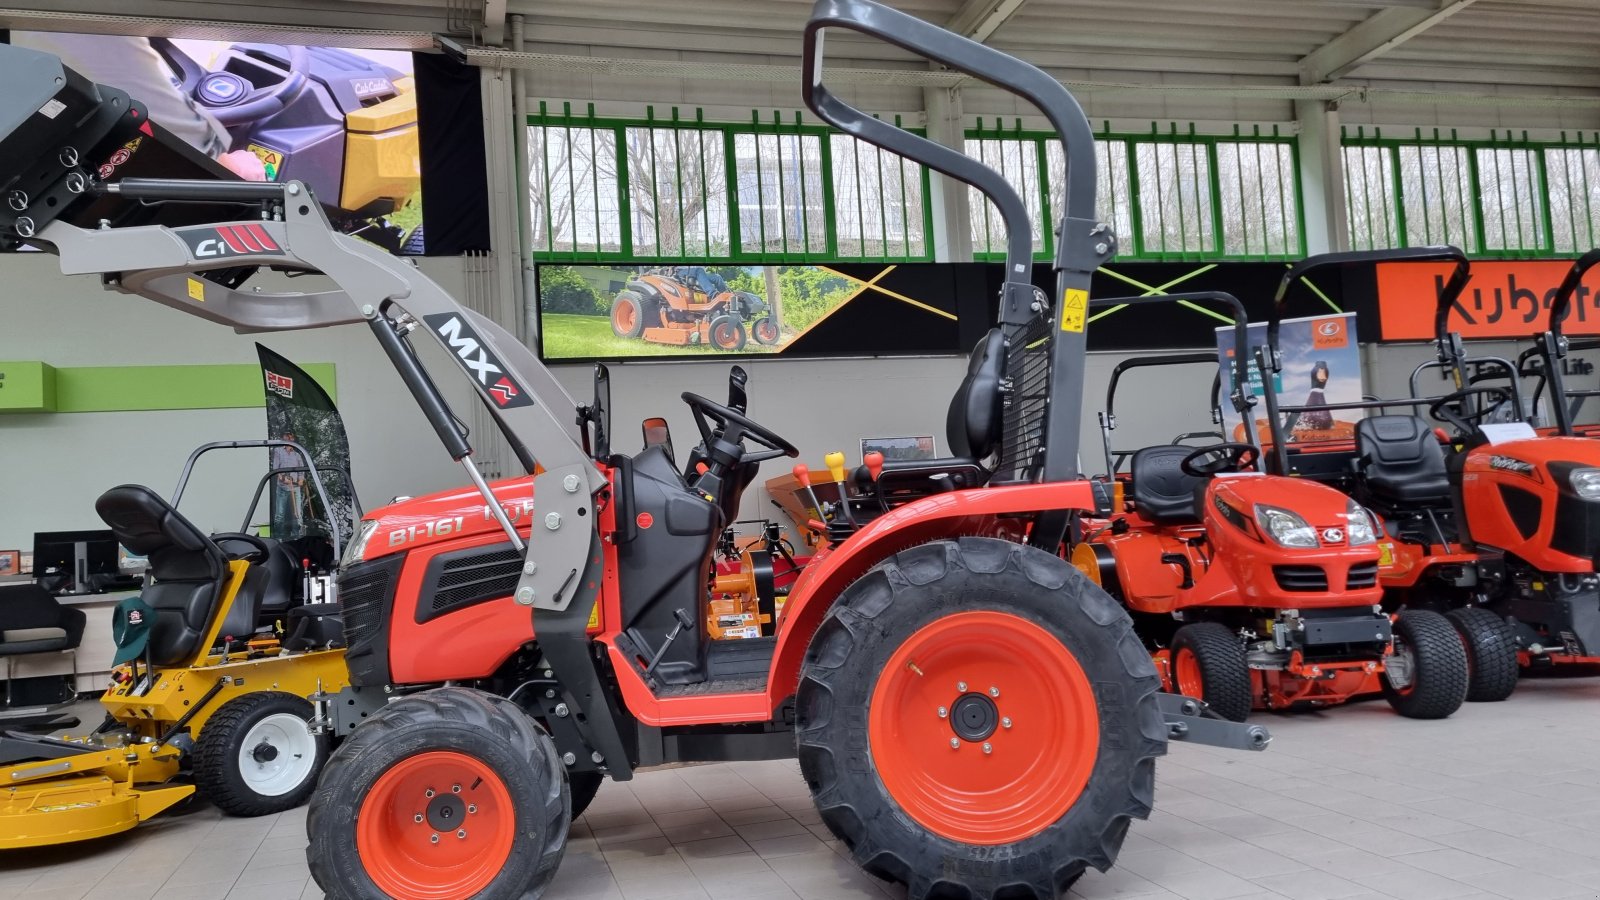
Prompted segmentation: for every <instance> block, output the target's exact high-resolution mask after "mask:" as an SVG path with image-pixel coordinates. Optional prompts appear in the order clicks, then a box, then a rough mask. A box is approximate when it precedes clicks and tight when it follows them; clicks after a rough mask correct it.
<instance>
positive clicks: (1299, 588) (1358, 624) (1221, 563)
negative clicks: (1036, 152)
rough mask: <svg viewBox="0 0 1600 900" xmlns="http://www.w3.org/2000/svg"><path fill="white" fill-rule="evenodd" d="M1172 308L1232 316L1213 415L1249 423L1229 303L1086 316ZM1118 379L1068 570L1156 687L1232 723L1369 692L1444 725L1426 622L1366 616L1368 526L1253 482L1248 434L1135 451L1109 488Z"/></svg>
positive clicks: (1455, 651) (1299, 487)
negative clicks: (1140, 649)
mask: <svg viewBox="0 0 1600 900" xmlns="http://www.w3.org/2000/svg"><path fill="white" fill-rule="evenodd" d="M1175 300H1183V301H1187V302H1190V303H1194V302H1197V301H1213V302H1222V303H1224V304H1226V305H1227V307H1228V308H1229V310H1230V311H1231V312H1232V314H1233V318H1234V346H1235V347H1236V348H1240V349H1239V350H1238V351H1237V352H1235V353H1233V354H1232V356H1231V360H1232V362H1231V365H1232V366H1233V373H1232V374H1233V380H1232V384H1233V385H1234V386H1235V387H1234V388H1233V391H1232V394H1231V396H1230V398H1229V400H1230V402H1231V404H1232V405H1233V408H1234V409H1235V410H1237V411H1238V412H1239V414H1240V418H1241V419H1242V420H1244V421H1249V420H1250V418H1251V414H1250V411H1251V408H1252V406H1253V405H1254V398H1252V397H1250V396H1249V395H1248V394H1247V393H1246V390H1245V389H1244V387H1243V386H1244V385H1247V384H1249V383H1250V382H1249V378H1248V371H1249V354H1248V353H1247V352H1245V351H1244V349H1243V348H1246V347H1248V323H1247V322H1246V319H1245V312H1244V307H1243V306H1242V305H1241V304H1240V303H1239V301H1238V300H1237V299H1236V298H1234V297H1232V296H1231V295H1228V294H1218V293H1198V294H1180V295H1171V296H1156V297H1139V298H1132V299H1120V300H1107V301H1101V302H1104V303H1160V302H1171V301H1175ZM1196 361H1197V359H1196V357H1194V356H1178V357H1173V358H1172V363H1173V364H1175V365H1176V364H1190V363H1194V362H1196ZM1149 362H1150V361H1149V360H1139V361H1135V362H1134V365H1147V364H1148V363H1149ZM1128 367H1129V366H1127V365H1124V366H1123V367H1120V368H1122V369H1124V370H1125V369H1126V368H1128ZM1120 374H1121V372H1120V371H1119V372H1116V373H1115V374H1113V377H1112V380H1111V385H1110V391H1109V392H1108V396H1107V398H1106V413H1105V414H1103V415H1102V417H1101V422H1102V429H1103V430H1104V431H1105V432H1106V439H1105V446H1106V447H1107V448H1108V452H1107V458H1106V466H1107V471H1108V477H1109V478H1110V483H1109V484H1108V485H1107V487H1108V488H1109V490H1108V491H1104V492H1102V496H1103V497H1107V498H1109V504H1108V506H1107V507H1105V508H1103V509H1102V510H1101V511H1100V513H1099V514H1097V516H1096V517H1095V518H1092V519H1089V520H1087V521H1085V522H1084V523H1083V525H1082V528H1083V529H1084V531H1085V535H1084V540H1083V541H1082V542H1081V543H1079V544H1078V545H1077V547H1076V548H1075V549H1074V551H1073V557H1072V558H1073V562H1074V563H1075V564H1077V566H1078V567H1079V568H1080V569H1082V570H1083V571H1085V572H1086V573H1088V574H1089V575H1090V577H1091V578H1093V579H1094V580H1095V581H1096V582H1097V583H1099V584H1100V585H1101V586H1102V587H1104V588H1105V589H1106V590H1107V591H1109V592H1110V593H1111V594H1112V596H1115V597H1117V598H1118V599H1120V600H1121V601H1122V602H1123V603H1124V604H1126V605H1127V607H1128V609H1129V610H1130V611H1131V612H1132V613H1133V617H1134V622H1135V625H1136V627H1137V628H1138V630H1139V633H1140V635H1141V636H1142V637H1143V639H1144V640H1145V642H1146V645H1147V648H1148V649H1149V650H1150V651H1151V652H1152V653H1154V654H1155V656H1156V658H1157V660H1158V661H1159V663H1160V664H1161V665H1162V666H1164V667H1165V668H1166V669H1167V671H1168V673H1169V678H1170V683H1171V684H1172V685H1173V686H1174V687H1175V688H1176V689H1177V690H1179V691H1181V692H1183V693H1192V694H1194V695H1196V696H1199V697H1203V698H1204V699H1205V701H1206V702H1207V703H1209V704H1210V705H1211V707H1212V708H1213V709H1215V710H1216V711H1217V712H1218V713H1220V714H1222V715H1224V716H1228V717H1229V718H1233V719H1237V720H1243V719H1244V717H1245V716H1246V715H1247V714H1248V713H1249V711H1250V710H1251V709H1252V708H1254V709H1286V708H1290V707H1295V706H1328V705H1332V704H1337V703H1343V702H1345V701H1347V700H1349V699H1351V698H1353V697H1356V696H1358V695H1361V694H1364V693H1370V692H1374V691H1377V690H1379V689H1380V688H1381V689H1382V691H1383V693H1384V695H1385V696H1386V697H1387V698H1388V699H1389V702H1390V704H1391V705H1393V706H1394V708H1395V710H1397V711H1398V712H1399V713H1400V714H1401V715H1405V716H1410V717H1413V718H1423V719H1432V718H1443V717H1445V716H1448V715H1450V714H1451V713H1453V712H1455V710H1456V709H1457V708H1458V707H1459V706H1460V705H1461V701H1462V700H1463V698H1464V697H1465V695H1466V683H1467V661H1466V657H1465V653H1464V651H1463V650H1462V648H1461V644H1460V642H1459V641H1457V640H1456V637H1455V634H1454V632H1452V631H1451V629H1450V627H1449V625H1448V623H1446V622H1445V620H1444V619H1443V618H1442V617H1440V616H1439V615H1437V614H1436V613H1431V612H1407V613H1405V614H1403V615H1401V616H1400V617H1398V619H1396V620H1394V621H1393V622H1391V620H1390V617H1389V616H1387V615H1385V614H1384V613H1383V611H1382V610H1381V609H1380V608H1379V606H1378V603H1379V601H1380V600H1381V598H1382V590H1381V589H1380V588H1379V586H1378V534H1377V525H1376V520H1375V518H1374V517H1373V516H1372V515H1371V514H1370V513H1368V512H1367V510H1366V509H1364V508H1363V507H1362V506H1361V505H1359V504H1358V503H1356V502H1355V501H1354V500H1351V499H1350V498H1349V497H1347V496H1345V495H1344V494H1341V493H1340V492H1339V491H1337V490H1334V489H1333V488H1330V487H1327V486H1325V485H1321V484H1316V483H1313V482H1309V481H1305V480H1302V479H1294V478H1284V477H1281V476H1277V475H1267V474H1263V473H1261V472H1258V471H1254V470H1255V469H1257V468H1259V466H1258V465H1257V463H1258V461H1259V459H1260V456H1261V449H1260V448H1259V447H1258V446H1256V444H1255V442H1254V438H1255V433H1254V429H1245V430H1244V435H1245V437H1246V442H1243V443H1239V442H1231V441H1230V442H1221V443H1213V444H1210V445H1208V446H1203V447H1194V446H1184V445H1180V444H1176V443H1175V444H1172V445H1162V446H1154V447H1145V448H1143V449H1141V450H1138V451H1137V452H1135V453H1133V454H1132V456H1131V458H1130V466H1129V471H1128V473H1127V475H1126V476H1122V475H1118V474H1117V473H1116V461H1115V459H1114V458H1113V456H1112V454H1111V453H1110V451H1109V448H1110V446H1111V441H1110V436H1109V433H1110V430H1111V429H1113V428H1115V427H1116V417H1115V415H1114V413H1112V412H1111V411H1112V410H1113V409H1114V403H1115V391H1116V388H1117V385H1118V382H1119V381H1120V377H1119V376H1120Z"/></svg>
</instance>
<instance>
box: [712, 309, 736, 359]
mask: <svg viewBox="0 0 1600 900" xmlns="http://www.w3.org/2000/svg"><path fill="white" fill-rule="evenodd" d="M706 340H707V341H709V342H710V344H711V346H713V347H715V348H717V349H718V350H725V351H727V352H729V353H738V352H739V351H740V350H743V349H744V345H745V332H744V323H743V322H741V321H739V319H738V318H737V317H735V316H729V315H721V316H717V317H716V318H714V319H712V320H711V324H710V325H709V326H708V327H707V329H706Z"/></svg>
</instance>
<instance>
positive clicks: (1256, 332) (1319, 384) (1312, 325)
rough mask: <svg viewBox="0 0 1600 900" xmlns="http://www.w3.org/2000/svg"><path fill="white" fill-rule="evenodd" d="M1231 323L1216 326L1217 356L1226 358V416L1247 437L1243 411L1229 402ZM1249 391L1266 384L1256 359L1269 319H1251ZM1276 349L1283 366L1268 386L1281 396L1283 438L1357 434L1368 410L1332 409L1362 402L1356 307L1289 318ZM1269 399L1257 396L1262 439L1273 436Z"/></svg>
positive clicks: (1238, 437) (1237, 436) (1237, 434)
mask: <svg viewBox="0 0 1600 900" xmlns="http://www.w3.org/2000/svg"><path fill="white" fill-rule="evenodd" d="M1233 337H1234V331H1233V329H1232V328H1218V329H1217V358H1218V360H1219V361H1220V362H1221V364H1222V406H1223V408H1222V416H1223V423H1224V424H1225V426H1226V427H1225V429H1224V431H1225V433H1227V434H1229V435H1231V437H1230V440H1235V441H1243V440H1245V439H1246V432H1245V430H1244V424H1243V423H1242V422H1241V421H1240V418H1239V414H1238V412H1236V411H1235V410H1234V409H1233V408H1232V407H1231V406H1230V405H1229V404H1228V402H1227V398H1228V396H1229V395H1230V394H1231V393H1232V391H1233V371H1234V369H1233V367H1234V363H1233V356H1234V353H1235V348H1234V346H1233ZM1249 341H1250V347H1249V348H1248V349H1247V350H1246V351H1245V352H1247V353H1249V354H1250V362H1251V365H1250V384H1249V390H1250V394H1251V396H1254V397H1257V398H1260V397H1263V396H1264V395H1265V393H1266V391H1267V390H1268V386H1267V385H1266V383H1265V382H1264V381H1263V379H1262V377H1261V371H1260V368H1259V367H1258V366H1256V365H1255V359H1256V357H1255V348H1257V347H1261V346H1265V344H1266V342H1267V326H1266V324H1265V323H1255V324H1251V325H1250V336H1249ZM1278 349H1279V356H1280V360H1281V365H1282V368H1281V370H1280V371H1279V372H1277V373H1275V374H1274V375H1273V377H1272V384H1271V386H1270V389H1271V390H1272V392H1273V395H1274V397H1275V399H1276V400H1277V403H1278V407H1279V410H1280V420H1281V421H1282V423H1283V427H1282V431H1283V434H1284V439H1285V440H1286V441H1288V442H1289V443H1296V444H1300V443H1310V442H1313V441H1330V440H1350V439H1352V438H1354V437H1355V428H1356V425H1355V423H1356V420H1357V419H1360V418H1361V417H1362V416H1363V415H1365V411H1364V410H1359V409H1355V410H1332V409H1326V408H1325V407H1327V406H1329V405H1330V404H1339V403H1358V402H1360V400H1361V350H1360V345H1359V344H1358V343H1357V338H1356V317H1355V314H1354V313H1339V314H1335V315H1328V316H1310V317H1307V318H1302V319H1285V320H1284V321H1283V322H1282V324H1281V326H1280V327H1279V330H1278ZM1266 412H1267V410H1266V402H1265V401H1264V400H1261V401H1258V402H1257V404H1256V406H1255V408H1254V414H1255V416H1256V421H1255V423H1254V424H1255V427H1256V429H1257V434H1258V435H1259V437H1260V440H1261V442H1262V443H1263V444H1265V443H1269V442H1271V441H1272V429H1271V428H1270V427H1269V421H1268V419H1267V414H1266Z"/></svg>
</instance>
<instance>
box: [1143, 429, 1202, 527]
mask: <svg viewBox="0 0 1600 900" xmlns="http://www.w3.org/2000/svg"><path fill="white" fill-rule="evenodd" d="M1194 451H1195V448H1194V447H1184V446H1179V445H1177V444H1161V445H1158V446H1155V447H1145V448H1144V449H1142V450H1137V451H1135V452H1134V454H1133V460H1132V461H1131V462H1130V464H1129V469H1128V471H1129V477H1130V478H1131V479H1132V481H1133V485H1132V487H1133V493H1132V496H1131V498H1130V499H1132V500H1133V507H1134V510H1135V511H1136V512H1138V513H1139V515H1141V516H1143V517H1144V518H1145V519H1148V520H1149V521H1150V522H1151V523H1152V524H1155V525H1198V524H1200V510H1201V504H1202V503H1203V502H1204V499H1205V491H1206V485H1207V483H1208V482H1209V479H1206V478H1200V477H1197V476H1194V475H1190V474H1187V473H1185V472H1184V471H1183V469H1182V468H1180V467H1179V464H1180V463H1182V462H1183V460H1184V458H1185V457H1187V456H1188V455H1189V454H1191V453H1193V452H1194Z"/></svg>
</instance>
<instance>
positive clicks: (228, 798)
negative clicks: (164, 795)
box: [194, 691, 328, 816]
mask: <svg viewBox="0 0 1600 900" xmlns="http://www.w3.org/2000/svg"><path fill="white" fill-rule="evenodd" d="M311 716H312V710H311V704H310V703H308V702H306V701H305V699H304V698H301V697H296V696H295V695H294V694H290V693H288V692H285V691H259V692H255V693H250V694H244V695H242V696H239V697H235V698H233V699H232V700H229V701H228V702H227V703H224V704H223V705H222V708H221V709H219V710H217V711H216V713H215V714H213V715H212V716H211V717H210V718H209V719H207V720H206V721H205V724H204V726H203V727H202V728H201V730H200V737H199V739H198V740H197V741H196V742H195V748H194V779H195V784H196V786H197V787H198V788H199V793H200V794H202V795H204V796H205V798H206V799H207V800H210V801H211V802H212V803H213V804H214V805H216V807H217V808H218V809H220V810H222V811H223V812H225V813H227V814H228V815H230V816H266V815H271V814H273V813H280V812H283V811H284V810H289V809H294V808H295V807H297V806H299V805H300V804H302V803H304V802H306V798H307V797H310V796H311V792H312V791H314V790H316V787H317V775H318V774H319V773H321V771H322V767H323V764H325V763H326V762H327V761H328V736H327V735H318V734H312V733H311V732H310V730H309V729H308V727H307V725H308V723H309V722H310V721H311Z"/></svg>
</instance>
